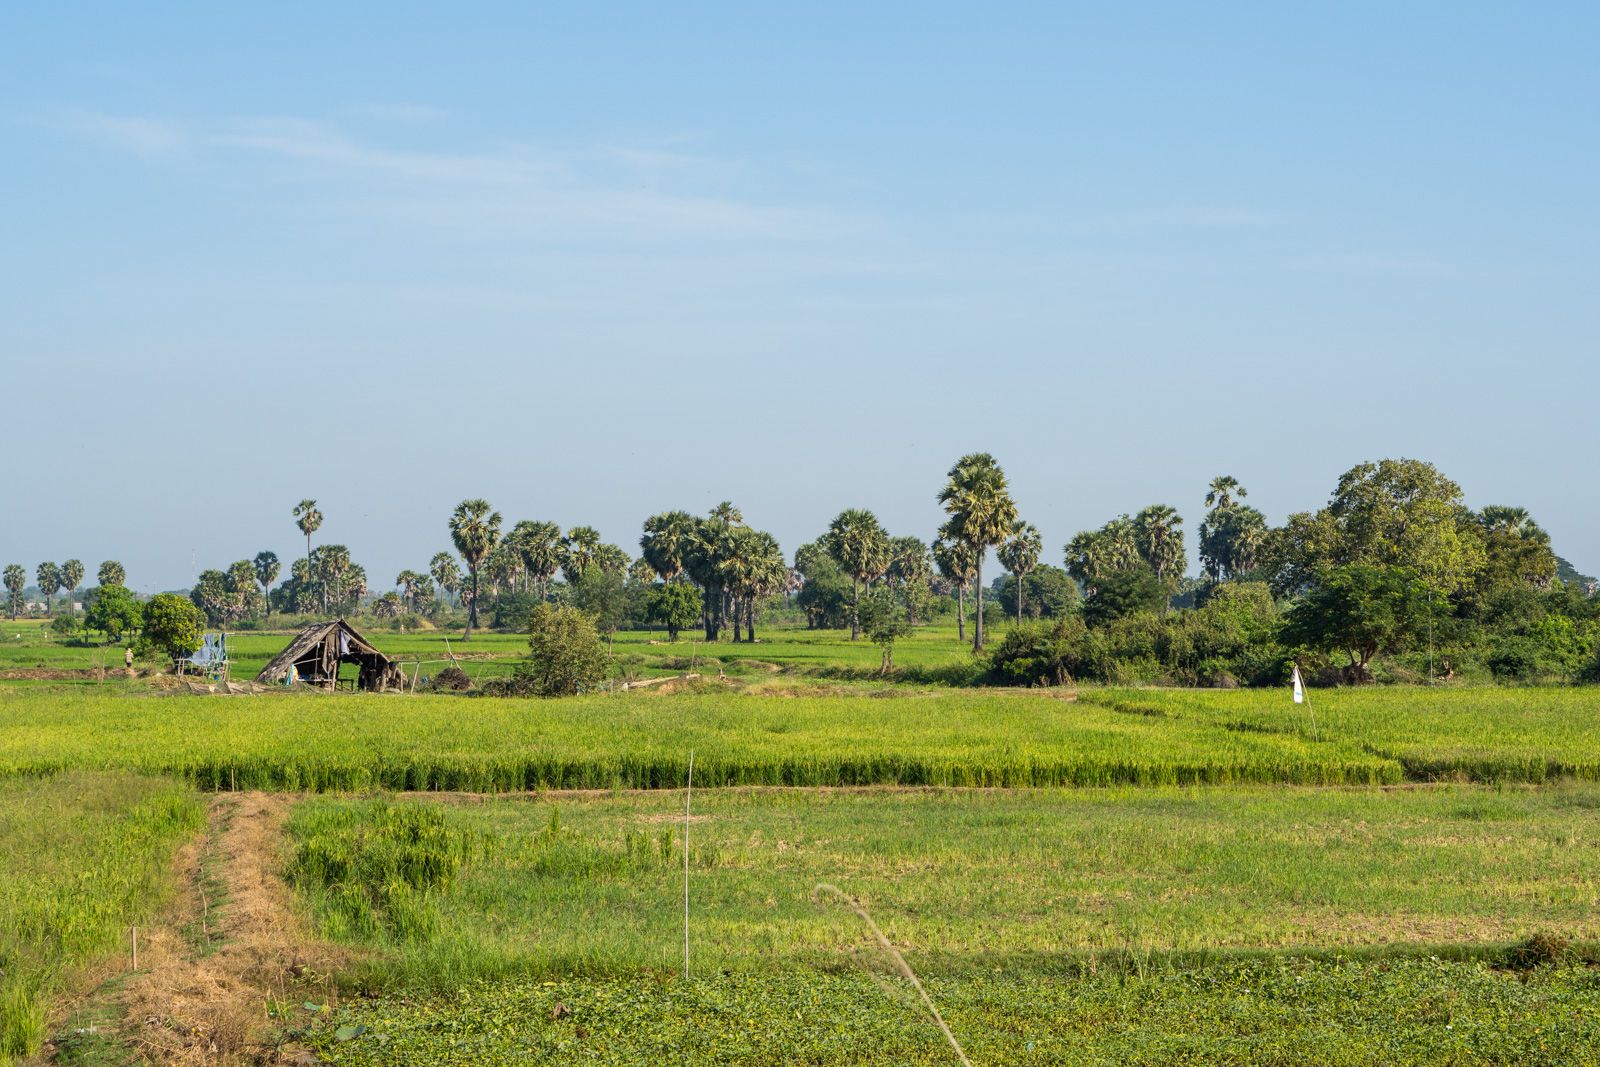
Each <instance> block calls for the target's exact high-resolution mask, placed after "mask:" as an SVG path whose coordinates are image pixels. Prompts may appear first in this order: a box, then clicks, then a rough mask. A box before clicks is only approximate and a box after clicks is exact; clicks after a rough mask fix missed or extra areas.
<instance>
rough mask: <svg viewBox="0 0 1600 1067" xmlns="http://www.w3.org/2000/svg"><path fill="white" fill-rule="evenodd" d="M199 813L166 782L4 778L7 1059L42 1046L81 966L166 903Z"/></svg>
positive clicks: (1, 973) (1, 888)
mask: <svg viewBox="0 0 1600 1067" xmlns="http://www.w3.org/2000/svg"><path fill="white" fill-rule="evenodd" d="M200 812H201V809H200V805H199V803H198V802H197V800H196V799H195V797H194V796H193V795H192V794H191V793H190V792H189V791H188V790H186V789H183V788H181V787H179V786H177V785H175V784H173V783H171V782H166V781H161V780H158V779H151V778H141V777H134V776H129V775H122V774H113V775H90V774H82V773H73V774H65V775H62V776H60V777H56V778H48V779H31V778H24V779H17V780H10V781H5V780H0V1063H8V1062H11V1060H12V1059H13V1058H17V1057H21V1056H24V1055H27V1054H29V1053H31V1052H33V1051H34V1050H35V1049H37V1047H38V1045H39V1042H40V1040H41V1039H42V1037H43V1035H44V1029H45V1021H46V1015H47V1011H48V1008H49V1005H50V1003H51V1000H52V999H53V998H54V997H55V996H56V995H58V994H60V993H61V992H62V991H63V990H64V989H65V988H66V987H67V983H68V981H69V979H71V977H72V972H73V970H74V969H75V968H78V967H82V966H85V965H88V964H90V963H93V962H95V961H97V960H99V959H100V958H102V957H103V956H104V955H105V954H106V953H107V952H109V951H112V950H114V949H116V948H120V947H121V946H124V945H127V944H128V937H129V925H130V924H132V923H136V922H138V921H140V920H141V919H143V918H145V917H147V916H149V915H151V914H152V913H153V912H154V911H155V910H156V909H157V908H158V907H159V905H160V904H161V902H162V900H163V899H164V897H165V895H166V893H167V891H168V889H169V881H170V871H169V862H170V860H171V857H172V853H173V851H174V849H175V848H176V847H177V845H178V844H179V843H180V842H181V841H182V840H183V839H184V838H185V837H187V836H189V835H190V834H192V833H193V832H194V831H195V830H197V829H198V828H199V825H200V821H201V814H200Z"/></svg>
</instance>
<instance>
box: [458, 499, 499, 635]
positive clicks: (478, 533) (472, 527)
mask: <svg viewBox="0 0 1600 1067" xmlns="http://www.w3.org/2000/svg"><path fill="white" fill-rule="evenodd" d="M450 540H451V541H452V542H453V543H454V544H455V546H456V551H457V552H459V553H460V554H461V558H462V560H463V561H464V562H465V563H466V565H467V574H468V576H469V581H470V584H471V588H472V599H471V602H470V603H469V604H468V605H467V632H466V633H465V634H464V635H462V638H461V639H462V640H463V641H469V640H471V639H472V629H473V627H475V626H477V625H478V568H479V567H481V566H482V565H483V561H484V558H485V557H487V556H488V555H489V552H490V551H491V550H492V549H493V548H494V546H495V545H496V544H498V543H499V542H500V513H499V512H498V511H495V510H493V509H492V508H490V507H489V502H488V501H487V500H482V499H476V498H475V499H472V500H463V501H462V502H461V503H459V504H457V505H456V510H455V512H454V514H452V515H451V516H450Z"/></svg>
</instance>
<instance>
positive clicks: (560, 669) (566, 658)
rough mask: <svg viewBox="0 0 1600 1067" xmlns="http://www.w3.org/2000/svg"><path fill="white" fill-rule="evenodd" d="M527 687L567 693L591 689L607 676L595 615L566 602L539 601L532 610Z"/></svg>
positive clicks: (544, 693) (539, 693)
mask: <svg viewBox="0 0 1600 1067" xmlns="http://www.w3.org/2000/svg"><path fill="white" fill-rule="evenodd" d="M528 645H529V648H530V649H531V655H530V656H529V662H528V668H527V682H526V683H525V684H526V688H527V690H528V691H529V692H530V693H532V694H534V695H536V696H548V697H554V696H570V695H573V694H576V693H582V692H585V691H587V690H590V689H593V688H594V687H595V686H597V685H599V684H600V682H601V681H602V680H603V679H604V678H605V676H606V650H605V648H604V646H602V645H601V643H600V635H599V633H597V632H596V631H595V628H594V619H592V618H591V617H590V616H588V615H586V614H584V613H583V612H581V611H579V610H578V609H577V608H575V607H572V606H571V605H569V604H540V605H539V606H538V607H536V608H535V609H534V611H533V624H532V627H531V630H530V633H529V637H528Z"/></svg>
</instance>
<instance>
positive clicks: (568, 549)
mask: <svg viewBox="0 0 1600 1067" xmlns="http://www.w3.org/2000/svg"><path fill="white" fill-rule="evenodd" d="M599 551H600V531H599V530H596V529H595V528H594V527H593V526H574V527H573V528H572V529H570V530H568V531H567V536H566V537H564V538H562V541H561V573H562V575H563V576H565V578H566V579H567V583H568V584H569V585H571V584H576V583H577V582H578V581H580V580H581V579H582V578H583V572H584V571H586V570H588V569H589V568H590V567H592V566H594V563H595V557H596V556H597V554H598V553H599Z"/></svg>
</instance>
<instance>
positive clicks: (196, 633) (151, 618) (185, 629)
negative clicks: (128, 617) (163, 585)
mask: <svg viewBox="0 0 1600 1067" xmlns="http://www.w3.org/2000/svg"><path fill="white" fill-rule="evenodd" d="M205 622H206V619H205V616H204V615H203V614H201V611H200V609H199V608H197V607H195V606H194V604H193V603H191V602H190V601H189V599H188V598H187V597H181V596H179V595H178V594H176V593H157V594H156V595H155V596H153V597H151V598H150V602H149V603H147V604H145V605H144V608H143V614H142V621H141V624H140V629H139V640H138V642H137V643H136V644H135V646H134V651H135V652H136V653H137V654H139V655H141V656H143V655H147V654H149V653H152V652H160V653H163V654H165V655H166V656H168V657H170V658H171V660H172V662H173V666H174V667H176V666H177V664H178V661H179V660H181V659H183V658H184V657H185V656H188V655H191V654H193V653H194V652H195V651H196V650H197V649H198V648H199V647H200V631H201V630H202V629H203V628H204V627H205Z"/></svg>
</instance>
